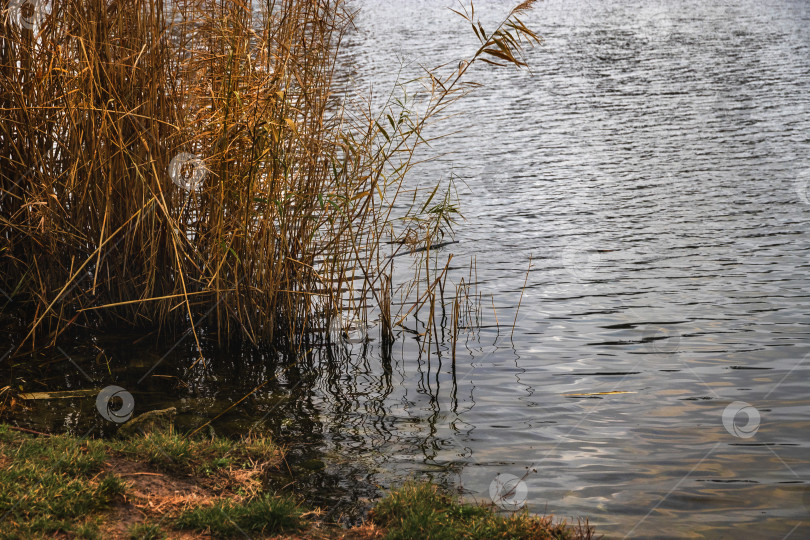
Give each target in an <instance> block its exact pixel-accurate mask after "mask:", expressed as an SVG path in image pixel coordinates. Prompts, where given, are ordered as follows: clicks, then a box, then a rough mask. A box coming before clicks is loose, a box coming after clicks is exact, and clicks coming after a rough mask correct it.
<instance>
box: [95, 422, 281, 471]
mask: <svg viewBox="0 0 810 540" xmlns="http://www.w3.org/2000/svg"><path fill="white" fill-rule="evenodd" d="M107 444H108V447H109V449H110V450H111V451H112V452H114V453H116V454H118V455H120V456H122V457H124V458H126V459H129V460H132V461H139V462H143V463H148V464H149V465H151V466H152V467H155V468H156V469H158V470H160V471H163V472H169V473H173V474H180V475H186V476H190V475H199V476H210V475H212V474H214V473H215V472H216V471H217V470H219V469H223V468H227V467H230V466H236V467H240V466H246V465H247V464H250V463H255V462H270V463H277V462H279V461H280V460H281V457H282V455H283V450H282V449H281V448H279V447H278V446H277V445H276V444H274V443H273V442H272V441H270V439H268V438H263V437H247V438H245V439H242V440H241V441H239V443H235V442H234V441H230V440H227V439H189V438H187V437H185V436H183V435H178V434H174V433H172V434H170V433H161V432H155V433H148V434H146V435H144V436H140V437H133V438H130V439H124V440H114V441H109V442H108V443H107Z"/></svg>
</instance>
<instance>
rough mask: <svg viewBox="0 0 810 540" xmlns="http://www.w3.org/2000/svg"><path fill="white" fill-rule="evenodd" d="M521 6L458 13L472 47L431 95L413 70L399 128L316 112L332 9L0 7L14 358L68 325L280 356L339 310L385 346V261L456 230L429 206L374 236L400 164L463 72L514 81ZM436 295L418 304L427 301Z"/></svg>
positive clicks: (341, 27)
mask: <svg viewBox="0 0 810 540" xmlns="http://www.w3.org/2000/svg"><path fill="white" fill-rule="evenodd" d="M527 4H531V3H530V2H524V3H523V4H521V6H519V7H518V8H516V9H515V10H513V12H511V13H510V14H509V18H508V19H507V20H506V21H504V23H503V24H501V26H499V27H498V29H497V30H496V31H495V32H493V33H492V34H491V35H487V34H486V33H485V32H484V30H483V28H481V27H480V24H479V25H477V26H476V23H475V20H474V11H471V12H469V13H468V12H467V11H466V10H465V11H464V13H462V16H464V17H465V18H467V19H468V21H469V22H470V23H471V24H472V26H473V30H474V32H475V34H476V36H478V38H479V39H480V40H481V44H482V45H481V48H480V49H479V50H478V51H477V52H476V54H475V55H474V57H473V58H471V59H469V60H468V61H467V63H466V64H465V67H463V68H462V69H460V70H454V72H453V73H452V74H451V75H450V76H449V77H446V78H445V79H442V78H441V77H438V76H437V75H435V74H434V72H428V76H427V77H426V80H428V81H429V83H430V91H431V94H430V95H431V97H430V100H429V103H428V104H427V107H426V109H425V110H424V111H422V112H420V113H418V114H417V113H413V112H411V111H409V110H408V109H407V104H406V103H405V102H404V101H399V102H396V101H395V102H394V103H389V105H388V106H386V107H385V108H384V110H383V111H381V112H379V113H377V114H374V113H372V111H370V110H366V111H365V112H363V111H357V112H353V113H352V114H348V113H347V111H345V110H344V109H343V108H341V106H340V105H339V104H337V103H336V100H335V98H334V96H333V92H334V85H333V74H334V71H335V65H336V56H337V52H338V50H339V47H340V42H341V38H342V36H343V32H344V31H345V29H346V28H347V26H348V25H349V24H350V23H351V16H350V14H349V13H348V12H347V11H346V10H345V9H344V6H343V4H342V1H341V0H261V2H260V5H257V4H255V3H253V4H252V3H251V2H248V1H245V2H242V1H238V0H236V1H227V0H180V1H173V2H168V1H166V2H164V1H163V0H131V1H129V2H121V1H119V0H89V1H87V0H85V1H79V0H53V1H52V2H50V3H49V6H50V11H49V12H48V13H45V12H39V11H36V10H35V11H34V13H33V15H32V14H31V13H30V12H29V13H27V14H26V13H24V14H22V15H21V14H19V13H16V14H15V13H13V12H11V10H7V11H6V12H5V13H4V15H5V16H4V17H3V19H2V21H0V260H2V273H1V274H0V288H2V291H3V293H4V295H6V296H8V297H9V298H10V299H12V300H13V302H10V305H11V308H13V309H14V313H15V314H16V315H17V317H18V318H19V320H20V321H22V322H23V324H24V325H25V326H26V328H27V330H26V332H27V335H26V336H25V339H23V340H22V342H21V343H19V344H18V346H19V347H18V351H19V350H20V348H22V347H23V346H26V347H27V346H30V347H31V348H33V347H35V346H41V345H44V344H48V343H55V341H56V339H57V337H58V336H59V335H60V334H62V333H63V332H64V331H65V330H66V329H68V328H70V327H71V326H84V327H89V328H96V329H110V328H117V327H122V326H123V327H135V328H142V329H149V330H152V329H155V328H158V329H160V332H162V333H164V334H166V335H177V334H179V333H180V332H183V331H187V330H189V329H190V331H191V333H193V335H194V339H196V340H198V348H199V339H200V336H201V335H203V334H204V335H205V336H206V337H207V338H209V339H216V340H217V341H218V342H220V343H222V342H226V341H228V340H229V339H232V338H234V337H241V338H245V339H247V340H249V341H250V342H251V343H253V344H259V343H272V344H274V345H276V346H280V347H283V348H286V349H288V350H300V347H301V346H302V345H304V344H305V343H307V342H308V341H309V340H310V339H312V336H324V335H326V333H327V332H326V330H327V329H328V328H329V321H334V320H339V321H340V320H342V319H341V314H342V313H343V312H344V311H346V310H349V311H350V312H351V313H352V315H351V318H358V319H365V318H366V317H367V312H368V311H369V310H373V311H376V312H377V313H379V315H380V322H381V325H380V326H381V328H382V334H383V338H387V339H390V337H391V328H392V326H393V325H394V324H396V322H397V321H396V320H395V319H396V317H395V316H394V315H392V314H391V308H390V296H391V289H392V286H391V276H390V261H391V257H390V256H386V255H383V253H382V250H383V247H384V246H385V245H386V244H387V243H388V242H390V241H392V240H393V242H394V244H395V245H399V246H402V245H406V244H408V245H410V246H411V248H413V247H414V243H417V244H419V245H422V246H423V247H424V248H425V251H426V253H429V251H430V249H429V248H430V246H431V245H432V242H433V241H434V240H435V238H436V235H437V234H439V233H441V231H443V230H444V229H443V226H442V223H444V224H445V225H447V226H449V225H450V223H451V217H452V216H451V214H452V213H453V212H455V209H454V207H453V206H452V205H451V204H449V203H448V199H447V197H446V196H445V197H444V200H443V202H440V203H434V204H433V206H430V204H431V201H432V200H433V199H434V196H436V195H437V190H436V189H434V190H433V193H432V194H431V195H430V197H429V198H428V201H427V203H424V204H423V205H420V206H415V207H414V208H413V211H412V212H409V213H408V216H406V220H405V222H406V223H407V225H406V226H405V227H404V229H403V228H400V229H398V230H397V231H396V232H393V231H394V229H395V227H393V226H392V221H393V220H392V217H391V210H392V208H393V204H394V202H395V201H396V198H397V196H398V195H399V194H400V193H401V192H402V191H403V182H404V179H405V175H406V174H407V171H408V170H409V169H410V167H411V159H412V157H413V153H414V151H415V149H416V147H417V146H418V145H419V144H422V143H424V141H425V140H424V138H423V137H422V132H423V131H424V129H425V126H427V125H428V123H429V121H430V120H431V119H433V118H434V117H436V116H437V115H438V114H439V113H440V112H441V111H442V110H444V109H445V108H446V107H447V105H448V104H450V103H452V101H453V100H454V99H456V98H457V97H458V96H460V95H462V94H463V92H461V91H460V90H462V89H463V88H464V86H463V85H456V83H457V82H458V81H459V80H460V78H461V76H462V75H463V74H464V72H465V71H466V69H467V66H469V65H470V64H471V63H472V62H475V61H477V60H482V61H488V62H491V63H499V64H500V63H504V62H505V63H509V64H514V65H518V66H521V65H524V64H523V62H522V61H521V60H519V55H517V53H518V52H520V47H521V40H522V39H524V38H525V39H528V40H529V41H530V42H531V41H532V40H534V41H537V40H538V38H537V36H535V35H534V34H533V33H532V32H531V31H530V30H528V28H526V27H525V25H523V24H522V23H521V22H520V21H519V20H518V19H517V15H518V14H519V13H520V12H521V11H523V10H525V9H526V7H527V6H526V5H527ZM21 21H22V23H21ZM487 55H488V56H489V58H486V56H487ZM437 188H438V186H437ZM438 197H439V198H438V199H436V200H440V199H441V198H442V196H441V195H439V196H438ZM408 220H410V221H408ZM414 224H416V225H414ZM425 224H427V225H425ZM415 230H417V231H419V232H420V234H419V235H418V236H417V237H416V240H414V231H415ZM392 237H396V238H392ZM439 278H441V275H440V276H439ZM439 278H436V279H434V280H431V283H432V285H430V286H429V287H428V290H427V291H423V292H422V293H421V294H420V295H419V299H418V300H417V304H419V305H423V304H425V302H428V300H430V303H431V304H433V301H434V300H433V299H434V298H435V292H434V291H435V287H436V286H437V285H438V284H439V283H441V284H442V286H443V281H442V280H441V279H439ZM8 305H9V304H7V306H8ZM6 309H9V308H6ZM410 311H411V309H409V310H408V312H410ZM400 320H401V319H400Z"/></svg>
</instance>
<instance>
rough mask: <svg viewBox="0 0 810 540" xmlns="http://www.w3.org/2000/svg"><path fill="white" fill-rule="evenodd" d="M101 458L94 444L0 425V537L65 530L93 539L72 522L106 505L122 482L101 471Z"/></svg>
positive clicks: (89, 530)
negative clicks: (41, 435) (15, 429)
mask: <svg viewBox="0 0 810 540" xmlns="http://www.w3.org/2000/svg"><path fill="white" fill-rule="evenodd" d="M105 458H106V454H105V452H104V447H103V445H102V444H101V443H100V442H98V441H92V440H87V441H82V440H81V439H77V438H75V437H67V436H57V437H49V438H41V439H39V438H33V437H29V436H27V435H22V434H17V433H14V432H12V431H11V430H10V429H8V427H7V426H2V425H0V517H2V522H0V531H1V532H0V538H20V537H22V538H25V537H28V536H32V535H42V534H54V533H57V532H60V531H61V532H65V533H67V532H70V533H74V534H76V535H77V536H80V537H84V538H89V537H93V535H92V530H93V526H92V525H90V524H84V523H78V524H77V523H76V522H77V521H81V520H82V519H83V518H84V517H85V516H88V515H90V514H92V513H94V512H98V511H100V510H103V509H105V508H107V507H109V506H110V505H111V504H113V503H114V502H115V501H116V499H118V498H119V497H120V496H121V495H122V494H123V493H124V492H125V485H124V483H123V482H122V481H121V480H120V479H119V478H118V477H117V476H114V475H112V474H108V473H102V468H103V465H104V459H105Z"/></svg>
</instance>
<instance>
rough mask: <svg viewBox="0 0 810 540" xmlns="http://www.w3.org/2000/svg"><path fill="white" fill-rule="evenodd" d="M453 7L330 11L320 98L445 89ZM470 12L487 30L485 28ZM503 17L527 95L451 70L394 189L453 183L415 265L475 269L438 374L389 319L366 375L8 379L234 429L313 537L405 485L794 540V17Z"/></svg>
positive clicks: (686, 529) (459, 53)
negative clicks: (392, 337) (109, 389)
mask: <svg viewBox="0 0 810 540" xmlns="http://www.w3.org/2000/svg"><path fill="white" fill-rule="evenodd" d="M707 4H709V5H707ZM455 5H457V4H455V3H453V2H450V1H444V0H442V1H439V0H424V1H418V0H400V1H398V2H377V1H371V0H352V2H351V4H350V6H352V7H353V8H356V9H359V13H358V14H357V18H356V23H355V28H354V29H353V30H352V31H351V32H349V34H348V35H347V36H346V38H345V49H344V52H343V56H342V57H341V66H340V69H339V77H340V80H341V81H342V84H343V87H344V88H345V91H346V93H347V94H360V95H364V94H366V93H367V91H368V89H369V88H373V89H374V92H375V94H376V95H378V96H382V95H384V94H385V93H388V92H389V91H390V90H391V88H392V85H393V84H394V83H395V82H396V73H397V72H398V71H399V68H400V66H402V75H401V77H402V78H403V79H407V78H410V77H411V76H414V75H417V74H418V73H419V64H420V63H421V64H424V65H426V66H435V65H439V64H444V63H447V65H448V67H446V68H444V69H445V70H454V69H456V66H457V65H458V62H459V61H460V60H462V59H464V58H465V57H468V56H469V55H470V54H471V53H472V52H474V50H475V48H476V44H477V41H476V39H475V37H474V35H473V33H472V31H471V30H470V29H469V27H468V26H467V25H466V24H465V23H464V22H463V21H462V20H461V19H460V18H459V17H458V16H456V15H453V14H452V13H451V12H450V11H449V10H448V9H447V8H448V6H455ZM476 8H477V9H476V12H477V14H478V15H479V16H480V17H481V19H482V24H483V25H484V27H485V28H486V29H491V28H492V27H493V23H494V21H496V20H498V19H499V18H500V17H502V16H504V15H505V14H506V12H507V11H508V8H509V5H508V4H506V3H504V2H495V1H490V2H480V3H479V4H477V6H476ZM523 19H524V21H525V22H526V23H527V24H528V25H529V26H530V27H531V28H533V29H534V30H536V31H537V32H538V33H539V34H540V35H541V36H542V37H543V38H544V39H545V41H544V43H543V45H542V46H539V47H536V48H534V49H532V50H531V51H529V52H528V63H529V64H530V66H531V70H530V71H515V70H509V69H501V70H496V69H493V68H492V67H491V66H476V65H473V67H472V68H471V69H470V70H469V72H468V75H469V78H470V80H474V81H477V82H480V83H482V85H483V86H482V87H481V88H479V89H477V90H476V91H475V92H474V93H472V94H471V95H469V96H467V97H466V98H465V99H463V100H462V101H460V102H459V103H458V104H457V105H456V106H454V107H453V109H452V111H450V112H453V113H455V115H454V116H452V117H451V118H449V119H447V120H446V121H445V122H443V123H440V124H438V125H436V126H434V128H433V130H432V131H431V134H432V135H438V134H441V133H445V134H448V135H447V136H446V137H444V138H442V139H439V140H437V141H434V142H433V144H432V147H431V148H430V149H428V150H427V151H426V152H423V153H422V154H420V155H421V156H423V157H426V156H434V157H435V159H434V160H433V161H431V162H429V163H424V164H422V165H420V166H418V167H417V168H416V169H415V170H414V171H413V174H412V175H411V176H410V177H409V179H408V182H409V183H410V185H411V186H414V185H421V186H429V185H432V184H433V183H434V182H435V181H436V180H437V179H441V178H443V179H447V178H449V177H450V175H454V176H455V177H457V186H458V189H459V199H460V207H461V210H462V212H463V214H464V215H465V217H466V221H465V222H463V223H461V224H460V225H459V227H458V228H457V230H456V236H455V240H457V241H458V243H456V244H452V245H450V246H448V247H446V248H444V250H442V251H440V252H439V253H438V258H439V261H440V262H441V264H443V262H444V261H445V260H446V257H447V255H448V254H449V253H451V252H452V253H453V254H454V255H455V258H454V259H453V261H454V266H453V269H452V271H451V273H450V278H449V281H450V282H456V283H457V282H458V281H459V280H460V279H461V278H462V277H465V278H466V277H469V274H470V272H469V261H470V259H471V258H474V259H475V263H476V264H475V273H474V277H475V279H476V280H477V281H476V285H477V292H480V293H481V297H480V299H481V302H480V308H481V311H480V313H479V319H478V323H479V324H478V325H477V326H476V327H474V328H469V329H466V330H464V331H462V333H461V339H460V342H459V347H458V349H457V355H456V361H455V363H453V362H452V361H451V355H450V353H449V348H448V347H449V345H448V341H449V340H448V339H447V337H448V336H447V333H446V331H445V332H443V333H442V335H441V338H442V339H441V340H440V343H439V344H438V349H437V350H436V344H435V342H434V345H433V346H434V351H433V353H432V354H431V355H430V357H428V356H427V355H426V354H424V353H422V354H420V344H419V341H418V339H417V333H418V332H421V331H423V330H424V327H423V326H420V325H421V324H422V323H420V322H419V321H414V320H409V321H406V323H405V326H406V328H405V329H403V330H401V331H400V332H399V333H398V339H397V341H396V342H395V344H394V346H393V347H392V348H391V350H390V351H381V350H380V346H379V341H373V342H371V344H370V345H369V346H368V347H367V348H366V349H365V350H362V348H361V347H360V346H359V345H352V347H353V348H352V349H351V350H350V351H349V354H343V355H339V356H337V357H335V356H331V355H329V354H323V351H317V350H315V351H310V352H309V353H307V354H305V355H302V356H301V357H299V358H296V359H285V358H281V359H279V358H276V357H275V356H273V355H271V354H269V353H268V355H266V356H265V355H261V354H257V353H254V352H240V351H230V352H227V351H225V352H223V351H220V352H214V351H213V350H208V349H206V350H205V351H203V355H204V357H205V360H206V361H205V363H204V364H203V363H198V364H196V365H195V366H194V368H193V369H187V368H188V366H189V365H190V364H191V363H192V362H193V360H194V359H196V358H197V357H198V355H197V351H196V350H195V347H194V340H193V339H185V340H181V341H180V342H179V343H178V344H176V345H173V346H172V347H171V348H168V347H163V348H161V347H154V346H152V345H151V344H150V342H151V340H152V339H153V336H95V337H93V338H92V339H90V340H89V341H81V340H79V341H78V342H75V343H62V344H61V345H60V348H59V349H58V350H48V351H46V352H44V353H42V354H40V355H38V356H37V358H36V360H37V362H30V365H41V366H43V367H39V368H33V369H34V370H40V372H39V373H36V372H35V373H32V374H26V375H25V377H26V378H28V380H30V381H33V380H36V381H37V382H39V383H41V386H42V387H44V388H45V389H56V388H68V389H73V388H82V387H87V386H88V385H91V386H99V385H100V382H101V381H103V384H118V385H121V386H122V387H125V388H127V389H128V390H130V391H131V392H132V394H133V395H134V398H135V407H136V412H139V411H142V410H148V409H152V408H157V407H163V406H169V405H176V406H178V407H179V408H180V413H181V414H180V417H179V419H178V421H179V422H180V423H181V424H185V425H186V426H188V427H195V426H199V425H200V424H201V423H202V422H204V421H206V420H208V419H210V418H212V417H214V416H217V415H219V414H220V413H223V412H224V414H223V416H221V417H219V418H218V420H217V421H215V422H214V426H215V429H216V430H217V431H218V432H221V433H244V431H245V430H247V429H249V428H250V427H251V426H256V425H257V424H260V425H261V426H263V427H264V428H266V429H268V430H270V431H271V432H272V434H273V435H274V436H275V437H276V438H277V439H279V440H281V441H282V442H289V443H291V444H294V445H295V446H293V447H292V450H291V455H290V463H291V464H292V465H293V466H294V467H295V466H296V464H303V465H307V466H306V467H303V469H301V470H316V471H319V472H315V473H311V474H309V473H302V474H301V475H300V476H299V477H298V478H297V479H296V482H297V484H296V485H297V486H299V487H301V488H302V491H303V492H304V493H312V491H313V490H315V491H316V492H317V493H319V494H320V495H319V496H318V498H316V500H315V501H311V502H314V503H323V504H324V505H326V506H330V507H332V508H333V509H338V510H336V512H337V513H335V514H332V515H333V516H335V517H336V516H337V515H339V513H340V512H347V513H348V514H351V510H350V509H349V507H351V506H352V505H356V504H357V503H358V501H359V503H360V505H364V504H365V502H364V501H365V498H367V497H372V496H374V495H376V494H378V493H379V492H378V491H377V486H381V487H388V486H391V485H395V484H397V483H399V482H401V481H402V479H404V478H408V477H424V476H430V477H432V478H434V479H437V480H440V481H442V482H444V483H445V484H446V485H447V486H448V487H449V488H450V489H454V490H457V491H458V492H459V493H461V494H463V495H464V496H466V497H467V498H469V499H478V500H482V501H488V500H489V499H490V486H491V485H492V482H493V480H495V479H496V477H498V475H514V476H517V477H520V478H522V479H523V482H524V483H525V491H523V488H521V489H518V490H517V491H516V495H515V496H514V497H512V496H508V497H507V498H506V502H513V503H515V504H516V505H520V504H522V503H524V502H525V504H526V505H527V506H528V508H529V509H530V510H531V511H533V512H538V513H544V512H548V513H553V514H555V515H558V516H559V517H562V518H568V519H576V518H577V517H588V518H589V519H590V522H591V524H593V525H596V527H597V531H598V532H599V533H601V534H605V535H606V537H608V538H622V537H626V536H627V537H633V538H644V537H647V538H651V537H655V538H663V537H672V538H701V537H705V538H737V537H745V538H788V537H789V538H795V539H798V538H807V537H810V377H809V376H810V356H808V355H810V318H808V314H810V296H808V290H810V280H808V270H810V260H809V259H808V255H810V251H808V249H809V248H810V233H808V227H807V222H808V220H809V219H810V160H808V156H810V116H809V115H808V105H810V4H808V3H806V2H799V1H790V0H783V1H782V0H780V1H777V2H768V3H762V2H754V1H752V0H741V1H735V2H731V1H728V2H726V1H720V2H712V3H701V2H692V1H689V2H687V1H674V2H661V3H657V4H656V3H652V2H637V3H631V2H628V1H626V0H615V1H611V2H596V1H594V2H585V1H581V0H567V1H565V2H563V1H557V0H554V1H546V2H541V3H538V4H537V5H536V7H535V9H534V10H533V11H532V12H530V13H527V14H525V15H524V16H523ZM445 72H447V71H445ZM375 103H381V101H380V99H376V100H375ZM395 260H396V264H397V266H396V272H397V275H399V276H406V275H408V274H409V272H410V269H409V266H408V263H409V257H408V256H403V257H397V258H396V259H395ZM530 261H531V266H530ZM527 271H528V273H527ZM524 283H525V289H524ZM521 295H522V299H521ZM518 304H520V310H519V311H518V310H517V307H518ZM513 322H514V326H515V328H514V332H512V325H513ZM445 330H446V329H445ZM42 355H47V357H43V356H42ZM68 360H70V361H68ZM288 361H289V362H288ZM19 365H22V364H19ZM57 366H61V367H63V368H64V372H57V370H56V369H55V368H56V367H57ZM77 366H82V369H81V370H77V369H76V367H77ZM14 369H16V370H18V372H17V373H19V368H18V367H15V368H14ZM18 376H20V375H19V374H18ZM89 381H92V383H91V382H89ZM265 381H267V384H266V386H263V387H262V388H261V389H260V390H259V391H257V392H255V393H253V394H252V395H251V397H250V398H249V399H246V400H245V401H242V402H240V403H239V404H238V405H237V406H234V405H235V403H236V401H237V400H239V399H240V398H241V397H243V396H245V395H246V394H248V393H249V392H251V391H252V390H253V389H254V388H255V387H256V386H257V385H259V384H261V383H262V382H265ZM231 407H232V408H231ZM88 419H95V420H94V421H95V422H99V417H98V414H97V412H96V410H95V403H94V401H93V400H92V399H89V400H56V401H52V402H42V403H40V404H35V405H34V409H33V410H32V413H31V422H30V426H32V427H42V428H49V429H57V430H58V429H67V430H68V431H74V432H79V433H83V432H84V430H85V427H84V425H83V424H86V423H87V421H88ZM101 427H102V431H104V430H105V429H107V428H104V424H103V422H102V424H101ZM107 431H109V429H107ZM302 443H303V444H302ZM318 460H320V461H318ZM321 462H322V463H323V464H325V468H324V469H323V470H320V466H319V464H320V463H321ZM501 478H503V477H501ZM524 497H525V501H524V500H523V499H524ZM502 502H504V501H502Z"/></svg>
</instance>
